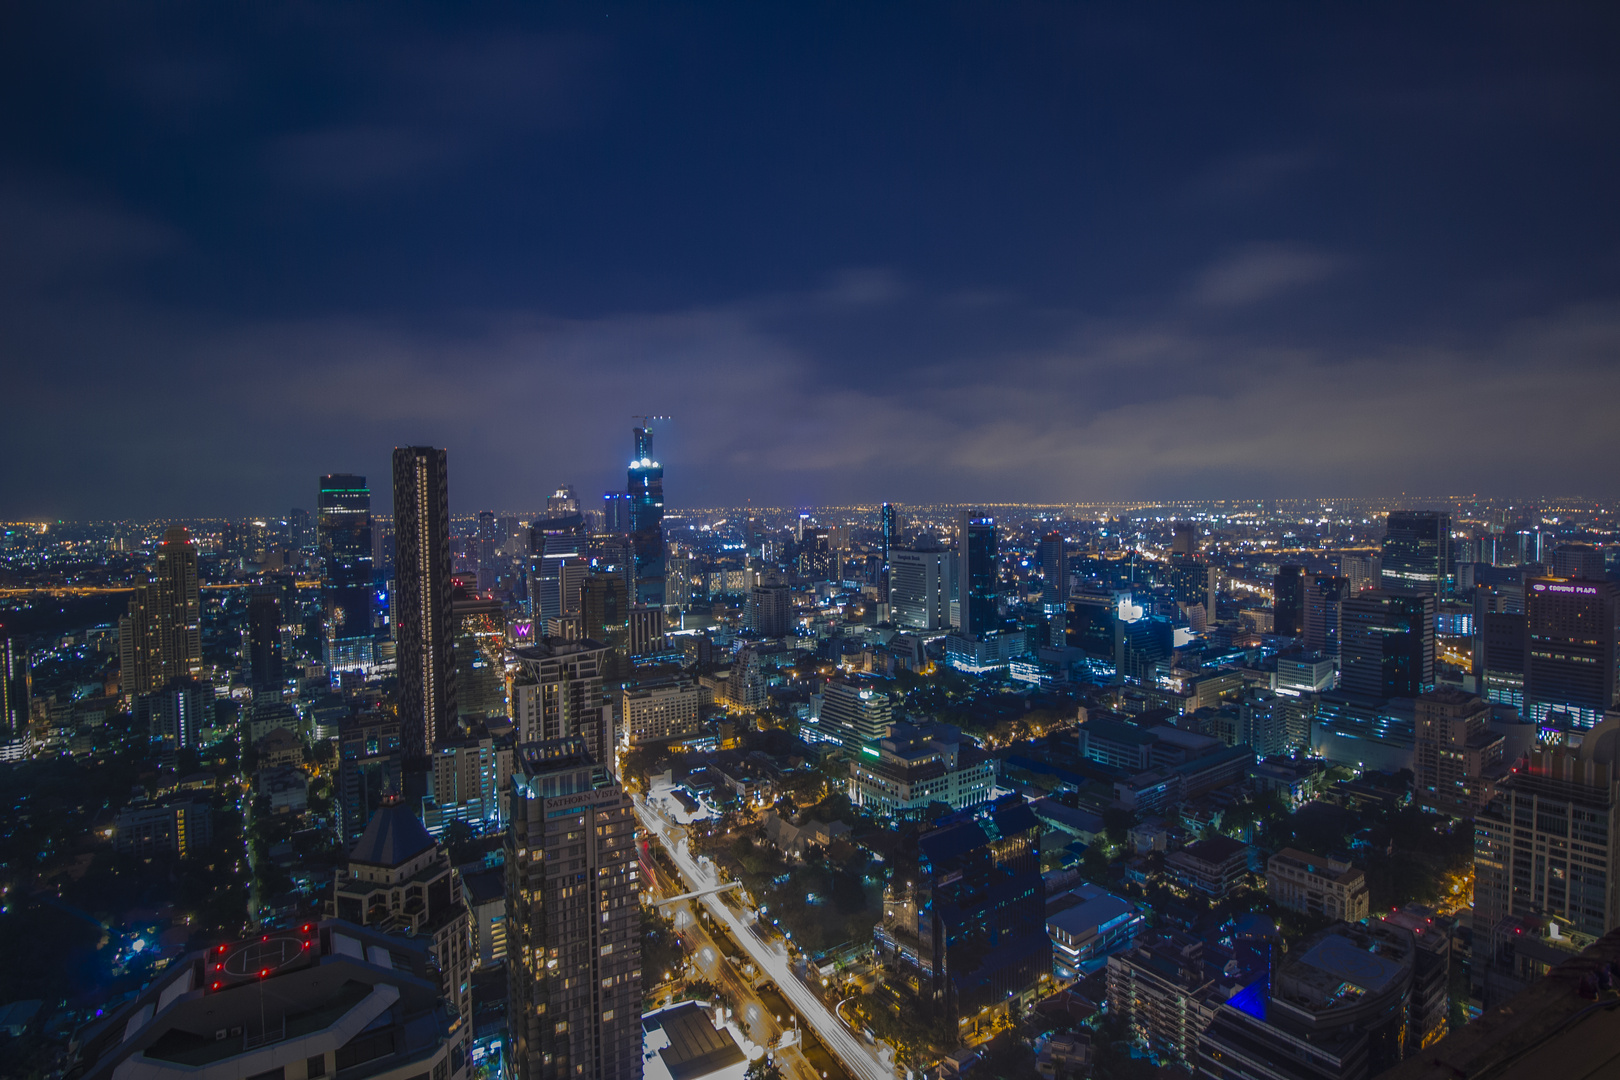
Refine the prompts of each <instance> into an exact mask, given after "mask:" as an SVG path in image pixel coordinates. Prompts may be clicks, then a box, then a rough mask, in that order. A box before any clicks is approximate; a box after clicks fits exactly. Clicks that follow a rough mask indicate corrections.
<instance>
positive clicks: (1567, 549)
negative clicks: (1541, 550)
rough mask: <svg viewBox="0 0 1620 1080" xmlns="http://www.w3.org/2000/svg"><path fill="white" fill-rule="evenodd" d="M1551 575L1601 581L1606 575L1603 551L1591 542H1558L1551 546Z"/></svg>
mask: <svg viewBox="0 0 1620 1080" xmlns="http://www.w3.org/2000/svg"><path fill="white" fill-rule="evenodd" d="M1552 576H1553V577H1561V578H1580V579H1582V580H1584V581H1602V580H1604V578H1605V577H1606V574H1605V569H1604V566H1603V552H1602V551H1600V550H1599V549H1597V548H1595V547H1593V546H1592V545H1591V544H1560V545H1558V546H1557V547H1556V548H1553V558H1552Z"/></svg>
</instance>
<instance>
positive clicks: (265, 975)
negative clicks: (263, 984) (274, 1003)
mask: <svg viewBox="0 0 1620 1080" xmlns="http://www.w3.org/2000/svg"><path fill="white" fill-rule="evenodd" d="M269 976H270V969H269V968H265V969H264V970H263V971H261V972H259V978H261V979H266V978H269Z"/></svg>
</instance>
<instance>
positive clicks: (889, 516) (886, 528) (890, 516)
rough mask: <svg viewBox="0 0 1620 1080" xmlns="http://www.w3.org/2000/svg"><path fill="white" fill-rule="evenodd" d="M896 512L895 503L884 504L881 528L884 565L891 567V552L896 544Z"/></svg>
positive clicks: (880, 522)
mask: <svg viewBox="0 0 1620 1080" xmlns="http://www.w3.org/2000/svg"><path fill="white" fill-rule="evenodd" d="M894 515H895V510H894V503H884V504H883V511H882V515H881V520H880V521H879V528H880V529H881V531H882V533H883V565H884V567H885V568H887V567H888V565H889V552H890V551H893V550H894V544H895V535H896V534H895V520H894Z"/></svg>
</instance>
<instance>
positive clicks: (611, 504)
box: [602, 491, 630, 533]
mask: <svg viewBox="0 0 1620 1080" xmlns="http://www.w3.org/2000/svg"><path fill="white" fill-rule="evenodd" d="M602 531H603V532H610V533H627V532H629V531H630V496H629V494H628V493H626V492H623V491H608V492H604V493H603V494H602Z"/></svg>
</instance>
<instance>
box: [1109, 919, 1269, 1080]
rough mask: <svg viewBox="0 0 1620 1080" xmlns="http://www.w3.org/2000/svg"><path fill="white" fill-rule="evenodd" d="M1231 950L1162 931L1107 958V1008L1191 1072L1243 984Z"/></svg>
mask: <svg viewBox="0 0 1620 1080" xmlns="http://www.w3.org/2000/svg"><path fill="white" fill-rule="evenodd" d="M1245 981H1246V980H1245V979H1244V978H1243V977H1242V976H1241V975H1240V974H1239V973H1238V965H1237V964H1236V962H1235V958H1234V957H1233V955H1232V953H1231V952H1230V951H1228V950H1226V949H1223V948H1221V947H1219V946H1217V945H1210V944H1206V943H1205V942H1204V941H1202V940H1200V939H1198V938H1195V937H1192V936H1191V935H1188V934H1182V933H1178V932H1173V931H1172V932H1167V933H1159V934H1156V935H1154V936H1153V937H1151V938H1148V939H1145V940H1140V941H1138V942H1137V943H1136V945H1135V946H1134V947H1132V948H1129V949H1125V950H1122V951H1120V952H1117V953H1114V954H1113V955H1112V956H1110V957H1109V958H1108V1010H1109V1012H1110V1013H1112V1014H1114V1015H1117V1016H1119V1017H1120V1018H1121V1019H1122V1020H1124V1022H1125V1025H1126V1027H1127V1029H1128V1030H1129V1031H1130V1035H1131V1041H1132V1042H1134V1043H1136V1044H1137V1045H1138V1046H1140V1047H1142V1048H1144V1049H1146V1050H1147V1051H1148V1052H1149V1053H1151V1054H1153V1055H1155V1056H1156V1057H1158V1058H1159V1059H1160V1060H1162V1061H1164V1062H1166V1063H1169V1064H1174V1065H1179V1066H1180V1067H1181V1068H1183V1069H1187V1070H1188V1071H1189V1072H1190V1071H1192V1070H1193V1068H1194V1067H1195V1062H1196V1061H1197V1053H1198V1038H1199V1036H1200V1035H1202V1034H1203V1033H1204V1030H1205V1029H1206V1028H1208V1027H1209V1025H1210V1022H1211V1021H1212V1020H1213V1019H1214V1018H1215V1011H1216V1010H1217V1009H1219V1008H1220V1007H1221V1005H1223V1004H1224V1003H1225V1002H1226V1000H1227V999H1228V998H1230V997H1231V996H1232V995H1233V994H1235V993H1237V992H1238V990H1239V989H1241V988H1242V986H1243V985H1244V982H1245Z"/></svg>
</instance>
